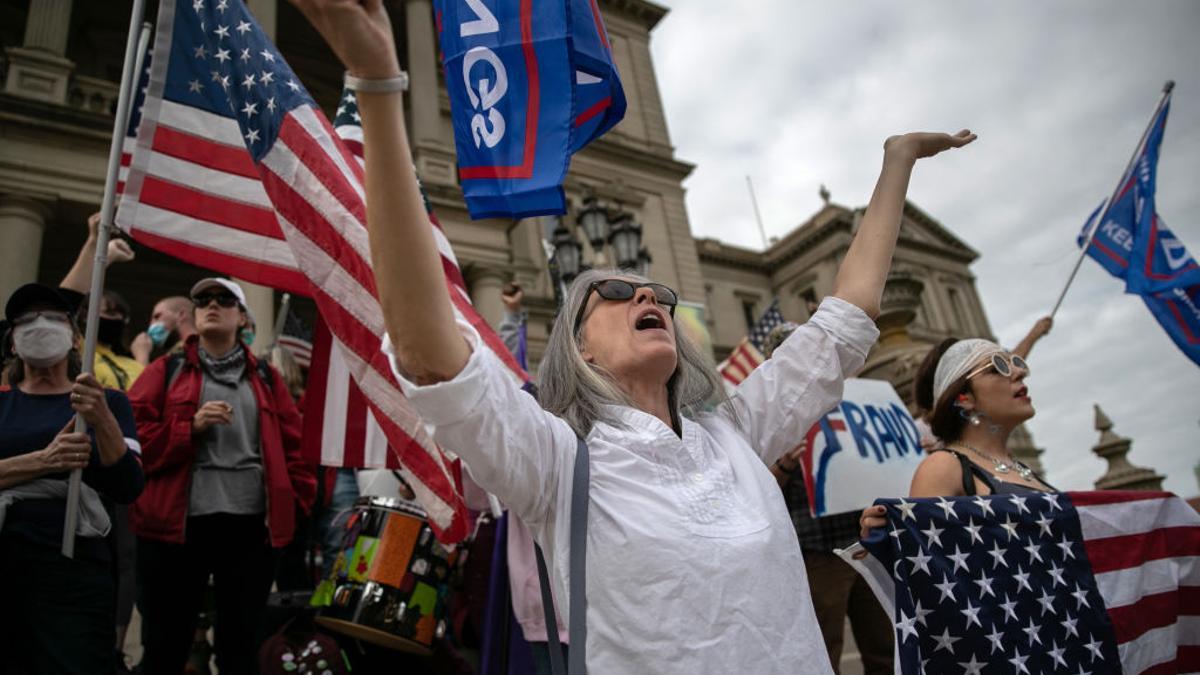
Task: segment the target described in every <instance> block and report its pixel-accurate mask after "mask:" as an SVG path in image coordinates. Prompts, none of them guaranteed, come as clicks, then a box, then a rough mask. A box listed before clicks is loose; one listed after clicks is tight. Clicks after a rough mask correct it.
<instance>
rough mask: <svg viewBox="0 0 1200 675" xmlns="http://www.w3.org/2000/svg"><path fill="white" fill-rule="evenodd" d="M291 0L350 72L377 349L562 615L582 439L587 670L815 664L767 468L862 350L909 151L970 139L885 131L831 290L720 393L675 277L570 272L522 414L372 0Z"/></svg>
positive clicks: (789, 533)
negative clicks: (381, 335)
mask: <svg viewBox="0 0 1200 675" xmlns="http://www.w3.org/2000/svg"><path fill="white" fill-rule="evenodd" d="M295 4H296V5H298V6H299V7H300V9H301V10H302V11H303V12H304V13H305V14H306V15H307V16H308V18H309V19H310V20H311V21H312V22H313V24H314V25H315V26H316V28H317V29H318V30H319V31H320V32H321V33H322V35H323V36H324V37H325V39H326V40H327V41H328V42H329V44H330V46H331V47H332V48H333V50H334V52H335V53H337V54H338V56H339V57H340V58H341V59H342V61H343V62H344V63H345V65H346V67H347V68H348V72H349V74H351V75H353V76H355V77H356V78H358V79H357V81H358V82H359V83H360V88H359V93H358V103H359V112H360V114H361V115H362V122H363V131H364V138H365V140H364V146H365V148H366V170H365V174H366V192H367V220H368V222H369V231H370V240H371V254H372V257H373V263H374V269H375V275H376V283H377V287H378V292H379V298H380V303H381V305H382V307H383V313H384V319H385V322H386V325H387V328H388V335H389V337H390V344H389V343H385V349H387V350H388V351H389V352H390V353H391V356H392V359H393V366H394V368H395V369H396V372H397V374H398V375H399V376H400V378H401V380H402V384H403V387H404V391H405V393H406V394H407V396H408V397H409V399H410V401H411V402H412V404H413V406H414V407H415V408H416V409H417V410H418V412H420V413H421V415H422V416H423V417H424V418H425V420H426V421H428V422H430V423H432V424H433V425H434V426H435V427H436V433H435V438H436V440H437V441H438V442H439V443H440V444H442V445H443V446H444V447H446V448H448V449H451V450H453V451H455V452H456V453H458V454H459V455H460V456H461V458H462V459H463V460H464V462H465V463H466V464H467V466H468V467H469V468H470V470H471V474H472V476H473V477H474V478H475V480H476V482H478V483H479V484H480V485H481V486H483V487H484V488H486V489H487V490H489V491H490V492H492V493H493V494H495V495H497V496H498V497H499V498H500V499H501V500H503V501H504V502H505V503H506V504H507V505H508V506H509V507H510V508H511V509H512V510H513V512H515V513H516V514H517V515H518V516H519V517H520V518H521V519H522V520H523V521H525V523H526V524H527V525H529V527H530V529H531V531H532V532H533V534H534V538H535V539H536V540H537V541H538V542H539V543H540V544H541V546H542V548H543V549H544V550H545V551H547V553H548V557H549V563H550V568H551V577H552V580H553V585H554V590H555V592H556V593H555V594H556V596H557V597H558V598H559V600H561V601H562V602H563V605H564V607H562V608H560V609H561V613H562V614H563V615H569V605H570V603H572V602H574V601H575V600H576V598H572V597H569V594H568V590H567V589H568V579H567V576H568V565H567V560H568V553H569V551H568V548H569V538H568V533H569V518H568V517H567V515H568V511H569V508H568V507H569V504H570V503H571V497H572V480H571V476H572V469H573V464H574V459H575V455H576V452H577V443H576V438H577V436H578V437H582V438H584V439H585V440H586V442H587V447H588V450H589V453H590V473H591V482H590V484H589V485H588V513H589V515H588V519H587V534H586V536H587V540H586V541H587V570H588V573H587V579H586V588H587V590H586V595H587V616H586V618H587V629H588V633H587V644H586V654H587V668H588V669H589V670H591V671H592V672H596V673H632V672H641V673H649V672H653V673H666V672H679V673H685V672H686V673H696V672H737V671H744V672H751V673H756V674H758V673H798V672H799V673H828V672H829V671H830V665H829V659H828V658H827V656H826V655H825V650H824V648H823V645H822V642H821V638H820V633H819V631H818V629H817V625H816V620H815V618H814V616H813V609H812V603H811V602H810V600H809V598H808V595H807V584H806V582H805V573H804V567H803V565H802V564H801V558H800V550H799V547H798V546H797V543H796V535H795V532H794V531H793V529H792V526H791V522H790V521H789V519H788V515H787V511H786V509H785V508H784V504H783V499H782V498H781V497H780V494H779V489H778V487H777V486H776V485H775V483H774V480H773V478H772V476H771V474H770V472H769V471H768V470H767V465H769V464H770V463H771V462H773V461H775V459H776V458H777V457H779V456H780V455H782V454H783V453H784V452H785V451H787V450H788V449H790V448H791V447H792V446H793V445H794V444H795V439H796V438H799V437H800V436H801V435H802V434H803V433H804V431H805V430H806V429H807V428H808V427H809V426H810V425H811V424H812V423H813V422H814V421H815V420H816V419H817V418H818V417H820V416H821V414H823V413H824V412H825V411H826V410H827V409H829V408H830V407H832V406H833V405H834V404H835V403H836V402H837V401H838V399H839V398H840V396H841V393H842V381H843V380H844V379H845V378H846V377H848V376H849V375H851V374H852V373H854V371H855V370H857V369H858V368H859V367H860V366H861V365H862V363H863V361H864V359H865V358H866V354H867V351H868V349H870V347H871V345H872V344H873V343H874V342H875V339H876V336H877V334H878V331H877V330H876V329H875V325H874V322H873V321H872V319H871V316H872V315H874V314H875V313H877V312H878V308H879V303H880V297H881V295H882V291H883V282H884V279H885V278H886V276H887V271H888V267H889V266H890V264H891V257H892V252H893V250H894V248H895V244H896V237H897V234H898V232H899V228H900V216H901V208H902V206H903V203H904V195H905V192H906V190H907V186H908V180H909V176H910V175H911V172H912V168H913V166H914V164H915V163H916V161H917V160H918V159H920V158H922V157H929V156H932V155H935V154H937V153H939V152H942V151H943V150H947V149H949V148H955V147H961V146H963V145H966V144H967V143H969V142H971V141H972V140H974V138H975V137H974V135H973V134H971V133H970V132H968V131H962V132H960V133H958V134H955V135H948V134H933V133H928V134H926V133H921V134H908V135H905V136H897V137H893V138H891V139H889V140H888V142H887V143H886V144H885V145H884V147H885V151H884V162H883V171H882V174H881V175H880V178H879V183H878V185H877V187H876V190H875V194H874V195H873V197H872V199H871V203H870V206H869V207H868V209H867V212H866V214H865V216H864V217H863V219H862V222H861V225H860V228H859V231H858V233H857V235H856V236H855V239H854V241H853V243H852V244H851V246H850V249H849V251H848V252H847V253H846V257H845V260H844V262H843V263H842V267H841V270H840V272H839V274H838V278H837V282H836V284H835V287H834V292H833V296H832V297H830V298H827V299H826V300H825V302H824V303H823V304H822V306H821V308H820V309H819V310H818V311H817V313H816V314H815V315H814V316H813V317H812V319H810V320H809V322H808V323H806V324H805V325H804V326H803V327H801V328H800V329H798V330H797V331H796V332H795V334H793V336H792V337H791V338H790V339H789V340H788V341H787V342H786V343H785V344H784V345H783V346H781V347H780V348H779V349H778V350H777V351H776V354H775V357H774V358H773V359H772V360H771V361H770V362H768V363H766V364H764V365H763V366H762V367H760V368H759V369H757V370H756V371H755V372H754V373H753V374H751V375H750V377H748V378H747V379H746V380H745V382H743V384H742V385H741V386H740V387H738V389H737V390H736V391H735V392H734V393H733V395H732V396H729V397H724V396H722V388H721V386H720V383H719V380H718V376H717V373H716V371H715V369H714V368H713V366H712V365H711V364H710V363H709V362H708V361H707V360H706V359H705V358H704V357H703V355H702V354H701V352H700V351H699V349H698V348H697V347H696V346H695V345H694V344H693V343H692V342H691V341H689V340H688V339H687V338H686V337H684V334H683V332H682V331H681V330H679V329H678V327H677V326H676V324H675V322H674V321H673V318H672V317H673V313H674V308H675V305H676V303H677V302H678V297H677V295H676V293H675V292H674V291H673V290H671V289H670V288H667V287H666V286H664V285H662V284H658V283H654V282H651V281H649V280H647V279H644V278H641V277H637V276H633V275H629V274H624V273H618V272H612V271H609V272H603V271H593V272H589V273H587V274H584V275H582V276H581V277H580V278H579V279H576V280H575V282H574V283H573V284H572V286H571V288H570V289H569V290H568V293H567V297H566V302H565V304H564V307H563V308H562V313H561V314H560V316H559V319H558V321H556V322H555V325H554V328H553V330H552V333H551V337H550V342H549V345H548V347H547V351H546V354H545V358H544V359H543V362H542V367H541V373H540V377H539V390H540V392H541V393H540V401H541V404H540V405H539V403H538V402H537V401H535V400H534V399H533V398H532V397H530V396H528V395H527V394H525V393H524V392H522V391H521V390H520V389H518V388H517V387H516V386H515V385H514V384H513V383H512V381H511V380H510V379H509V378H507V377H506V376H505V374H504V372H503V368H504V367H503V366H502V364H501V363H500V361H499V359H498V358H497V357H496V356H495V355H494V354H493V353H492V352H491V351H490V350H488V349H485V348H482V346H481V343H480V339H479V336H478V334H476V332H475V331H474V329H473V328H472V327H471V326H469V325H468V324H465V323H457V322H456V321H455V318H454V312H453V307H452V305H451V302H450V298H449V294H448V291H447V288H446V284H445V281H444V278H443V272H442V267H441V262H440V257H439V254H438V251H437V248H436V245H435V243H434V240H433V238H432V234H431V232H430V228H429V227H428V225H427V217H426V213H425V209H424V205H423V202H422V199H421V195H420V192H419V189H418V185H417V179H416V176H415V174H414V170H413V164H412V153H411V150H410V147H409V143H408V139H407V135H406V132H405V125H404V105H403V98H402V96H403V94H402V91H403V88H402V86H401V84H402V81H403V78H402V77H401V70H400V65H399V62H398V60H397V57H396V52H395V45H394V43H393V39H392V35H393V31H392V27H391V24H390V21H389V19H388V16H387V12H386V10H385V8H384V5H383V3H382V2H381V0H366V1H363V2H338V1H335V0H296V1H295ZM399 251H403V252H404V254H405V260H404V264H402V265H397V264H395V255H396V252H399ZM714 399H715V400H716V405H715V407H711V404H712V403H713V401H714ZM578 647H579V645H575V644H572V645H571V648H572V649H576V648H578Z"/></svg>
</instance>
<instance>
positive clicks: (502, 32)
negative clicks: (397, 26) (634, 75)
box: [434, 0, 625, 218]
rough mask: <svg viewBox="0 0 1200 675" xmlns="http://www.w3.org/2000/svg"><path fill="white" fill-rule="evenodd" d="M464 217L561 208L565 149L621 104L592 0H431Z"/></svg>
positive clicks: (598, 130) (619, 112) (599, 130)
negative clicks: (451, 122)
mask: <svg viewBox="0 0 1200 675" xmlns="http://www.w3.org/2000/svg"><path fill="white" fill-rule="evenodd" d="M434 6H435V9H436V12H437V24H438V32H439V36H440V40H441V51H442V64H443V66H444V67H445V71H446V72H445V75H446V88H447V90H448V92H449V95H450V110H451V117H452V119H453V122H454V141H455V146H456V148H457V152H458V176H459V181H460V182H461V183H462V187H463V195H464V197H465V198H466V202H467V210H468V211H470V213H471V217H472V218H490V217H511V218H525V217H530V216H537V215H546V214H559V213H564V212H565V211H566V199H565V197H564V195H563V190H562V182H563V179H564V178H565V177H566V174H567V167H568V166H569V164H570V159H571V155H572V154H573V153H575V152H577V151H578V150H579V149H580V148H582V147H583V146H584V145H586V144H587V143H588V142H590V141H592V140H593V139H595V138H597V137H599V136H600V135H601V134H603V133H604V132H606V131H608V130H609V129H611V128H612V127H613V126H614V125H615V124H616V123H617V122H619V121H621V118H622V117H623V116H624V114H625V94H624V91H623V90H622V88H621V80H620V77H619V76H618V74H617V69H616V66H615V65H614V64H613V60H612V50H611V47H610V44H609V39H608V35H607V32H606V31H605V29H604V22H603V20H602V19H601V17H600V12H599V9H598V7H597V6H596V3H595V0H554V1H553V2H539V3H538V4H537V7H536V9H535V8H534V3H533V0H435V3H434Z"/></svg>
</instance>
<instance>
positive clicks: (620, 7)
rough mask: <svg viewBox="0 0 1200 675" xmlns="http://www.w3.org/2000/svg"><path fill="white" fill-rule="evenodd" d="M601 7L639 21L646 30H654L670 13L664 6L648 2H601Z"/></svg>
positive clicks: (609, 0)
mask: <svg viewBox="0 0 1200 675" xmlns="http://www.w3.org/2000/svg"><path fill="white" fill-rule="evenodd" d="M600 5H601V6H602V7H604V8H606V9H612V10H614V11H617V12H620V13H621V14H624V15H625V16H627V17H629V18H631V19H634V20H636V21H639V22H640V23H641V24H642V25H643V26H645V27H646V30H648V31H649V30H653V29H654V27H655V26H657V25H658V22H659V21H662V18H663V17H664V16H666V15H667V12H668V11H670V10H668V9H667V8H666V7H663V6H662V5H659V4H656V3H653V2H649V1H648V0H600Z"/></svg>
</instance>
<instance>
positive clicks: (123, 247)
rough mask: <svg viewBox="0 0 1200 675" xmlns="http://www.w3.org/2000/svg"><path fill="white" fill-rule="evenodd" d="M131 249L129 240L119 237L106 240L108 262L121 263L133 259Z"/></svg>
mask: <svg viewBox="0 0 1200 675" xmlns="http://www.w3.org/2000/svg"><path fill="white" fill-rule="evenodd" d="M133 258H134V253H133V249H132V248H130V246H129V242H127V241H125V240H124V239H121V238H119V237H113V238H112V239H109V240H108V264H109V265H112V264H113V263H123V262H129V261H130V260H133Z"/></svg>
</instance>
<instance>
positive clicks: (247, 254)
mask: <svg viewBox="0 0 1200 675" xmlns="http://www.w3.org/2000/svg"><path fill="white" fill-rule="evenodd" d="M153 54H154V58H153V63H152V66H151V69H150V79H149V84H148V87H147V90H146V93H145V96H144V100H143V102H142V105H141V109H142V118H141V123H140V125H139V126H138V131H137V142H136V145H135V147H134V151H133V156H132V159H131V163H130V170H129V174H128V179H127V182H126V185H125V195H124V197H123V199H122V202H121V206H120V210H119V211H118V214H117V223H118V225H120V226H122V227H123V228H124V229H125V230H126V231H127V232H129V233H130V234H131V235H132V236H133V237H134V238H135V239H137V240H139V241H141V242H142V243H144V244H147V245H150V246H152V247H154V248H157V249H159V250H162V251H164V252H166V253H169V254H171V255H174V256H176V257H179V258H181V259H184V260H187V261H189V262H192V263H194V264H197V265H201V266H204V267H208V268H211V269H214V270H217V271H219V272H223V273H226V274H230V275H232V276H237V277H239V278H242V279H245V280H247V281H251V282H255V283H261V284H266V285H269V286H273V287H276V288H280V289H284V290H288V291H292V292H298V293H303V294H307V295H311V296H313V298H314V299H315V300H316V302H317V307H318V309H319V310H320V313H321V316H322V317H323V319H324V320H325V322H326V324H327V325H328V326H329V329H330V332H331V334H332V339H333V343H334V345H335V346H336V347H337V349H338V350H339V353H340V355H341V357H342V358H343V359H344V361H345V364H346V368H347V370H348V372H349V373H351V374H352V376H353V377H354V379H355V381H356V382H357V384H358V386H359V387H361V390H362V392H363V394H364V397H365V398H366V400H367V402H368V403H369V405H370V406H371V409H372V412H373V413H374V416H375V419H376V420H377V422H378V423H379V424H380V426H381V428H382V430H383V433H384V435H385V436H386V437H387V438H388V440H389V442H390V445H391V447H392V448H393V450H394V451H395V452H397V453H398V454H399V458H398V459H399V463H400V470H401V472H402V473H404V478H405V480H407V481H408V482H409V484H410V485H412V487H413V488H414V490H415V491H416V493H417V497H418V499H420V500H421V502H422V504H423V505H424V507H425V509H426V511H427V512H428V514H429V517H430V519H431V521H432V524H433V525H434V527H435V528H436V529H437V530H438V531H439V534H440V535H441V536H442V538H443V540H444V541H455V540H457V539H460V538H461V537H463V536H465V535H466V533H467V532H466V528H467V523H466V518H465V516H466V510H465V507H464V505H463V502H462V497H461V495H460V494H459V492H458V490H457V476H456V475H455V474H456V472H455V471H454V470H453V467H452V466H451V464H450V463H449V462H448V461H447V457H446V456H445V455H444V454H443V453H442V452H441V450H440V449H439V448H438V447H437V446H436V445H435V444H434V443H433V441H432V439H431V438H430V436H429V434H428V432H427V431H426V429H425V425H424V424H423V422H422V421H421V419H420V418H419V416H417V414H416V412H415V411H414V410H413V409H412V407H411V406H410V405H408V403H407V401H405V400H404V398H403V396H402V395H401V393H400V390H399V387H398V384H397V382H396V380H395V377H394V375H393V373H392V371H391V368H390V366H389V365H388V362H387V359H386V358H385V357H384V355H383V354H382V352H381V351H380V344H381V336H382V335H383V333H384V330H385V327H384V324H383V315H382V311H381V310H380V307H379V303H378V301H377V299H376V297H375V279H374V275H373V273H372V271H371V266H370V255H369V250H368V242H367V231H366V227H365V221H366V208H365V204H364V197H365V195H364V187H363V175H362V166H361V164H360V163H359V161H358V159H357V158H356V157H355V156H354V155H353V154H352V153H351V151H350V149H349V148H347V147H346V145H345V144H344V143H342V141H341V140H340V139H339V138H338V137H337V135H336V134H335V133H334V130H333V128H332V126H331V125H330V124H329V121H328V120H327V119H326V118H325V116H324V115H323V114H322V113H321V112H320V110H319V109H318V108H317V107H316V104H315V103H314V102H313V100H312V99H311V98H310V97H309V95H308V93H307V91H305V89H304V87H303V86H301V84H300V82H299V80H298V79H297V78H296V76H295V74H294V73H293V72H292V70H291V68H290V67H288V65H287V63H286V62H285V61H284V59H283V57H282V56H281V55H280V54H279V51H278V50H277V49H276V48H275V46H274V45H273V44H272V43H271V42H270V41H269V40H268V39H267V38H266V36H265V35H264V34H263V33H262V30H261V29H260V28H259V27H258V25H257V23H255V21H254V19H253V17H252V16H251V15H250V14H249V13H248V12H247V10H246V8H245V6H244V5H243V3H242V2H240V0H163V1H162V2H161V4H160V8H159V14H158V26H157V33H156V38H155V47H154V52H153ZM433 226H434V227H435V235H436V236H437V237H438V240H439V248H440V249H441V252H442V256H443V268H444V269H445V271H446V278H447V283H448V285H449V287H450V295H451V298H452V301H453V303H454V305H455V309H456V311H457V312H458V315H459V316H460V317H462V318H465V319H466V320H468V321H470V322H471V323H472V324H473V325H474V326H475V327H476V328H477V329H479V331H480V334H481V335H482V336H483V338H484V340H485V341H486V343H487V344H488V346H489V348H491V349H493V351H495V352H496V353H497V354H498V355H499V356H500V357H501V358H502V359H504V360H505V361H506V363H508V365H509V367H510V369H511V371H512V374H513V378H514V380H515V381H523V380H524V379H525V377H526V376H525V374H524V371H522V370H521V369H520V367H519V366H517V364H516V363H515V362H514V361H513V360H512V357H511V355H509V354H508V352H507V350H505V349H504V345H503V343H502V342H501V341H500V339H499V338H498V337H497V336H496V335H495V333H494V332H492V330H491V329H490V327H488V326H487V324H486V322H485V321H483V319H482V318H480V317H479V315H478V314H477V313H476V312H475V311H474V309H473V308H472V307H471V305H470V301H469V298H468V296H467V293H466V289H465V287H464V286H463V283H462V276H461V274H459V272H458V267H457V264H456V263H454V259H453V256H452V253H451V252H450V247H449V243H448V242H447V241H446V239H445V236H444V234H442V233H441V229H440V227H438V226H437V225H436V223H434V224H433Z"/></svg>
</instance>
